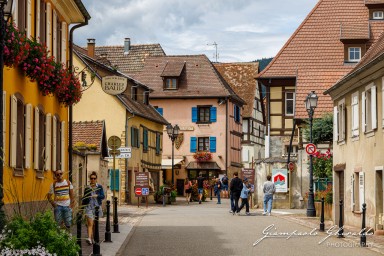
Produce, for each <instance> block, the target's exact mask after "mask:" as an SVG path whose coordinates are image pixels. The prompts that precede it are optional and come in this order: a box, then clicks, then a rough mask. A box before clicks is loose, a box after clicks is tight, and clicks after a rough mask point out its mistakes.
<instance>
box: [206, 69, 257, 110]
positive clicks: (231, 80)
mask: <svg viewBox="0 0 384 256" xmlns="http://www.w3.org/2000/svg"><path fill="white" fill-rule="evenodd" d="M213 65H214V67H215V68H216V69H217V71H219V73H220V74H221V76H222V77H223V78H224V79H225V81H227V83H228V84H229V85H230V86H231V87H232V89H233V90H234V91H235V92H236V94H237V95H239V97H240V98H242V99H243V100H244V101H245V102H247V105H245V106H243V108H244V110H243V117H252V111H253V108H254V101H255V100H254V99H255V95H256V87H257V81H256V80H255V77H256V75H257V73H258V71H259V63H258V62H247V63H214V64H213Z"/></svg>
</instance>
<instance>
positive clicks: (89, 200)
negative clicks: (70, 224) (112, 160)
mask: <svg viewBox="0 0 384 256" xmlns="http://www.w3.org/2000/svg"><path fill="white" fill-rule="evenodd" d="M89 180H90V184H89V185H88V186H87V187H86V188H85V190H84V197H83V200H82V201H83V202H82V204H83V207H85V209H84V210H85V216H86V219H87V231H88V238H87V239H86V242H87V243H88V244H89V245H91V244H92V242H93V223H94V219H95V215H96V210H95V208H96V206H99V207H100V208H99V218H101V217H102V216H103V210H102V209H101V205H102V201H103V199H104V198H105V195H104V190H103V186H101V185H100V184H98V183H97V182H96V181H97V173H96V172H92V173H91V175H89Z"/></svg>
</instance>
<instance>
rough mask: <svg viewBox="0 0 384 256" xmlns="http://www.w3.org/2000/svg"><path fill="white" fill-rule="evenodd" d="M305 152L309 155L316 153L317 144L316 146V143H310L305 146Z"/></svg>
mask: <svg viewBox="0 0 384 256" xmlns="http://www.w3.org/2000/svg"><path fill="white" fill-rule="evenodd" d="M305 152H307V154H308V155H314V154H315V153H316V146H315V144H312V143H309V144H308V145H307V146H306V147H305Z"/></svg>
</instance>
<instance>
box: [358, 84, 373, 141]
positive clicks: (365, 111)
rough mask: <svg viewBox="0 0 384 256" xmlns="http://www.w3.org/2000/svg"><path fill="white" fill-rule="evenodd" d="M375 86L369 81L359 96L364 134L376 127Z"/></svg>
mask: <svg viewBox="0 0 384 256" xmlns="http://www.w3.org/2000/svg"><path fill="white" fill-rule="evenodd" d="M376 97H377V87H376V85H375V84H374V83H370V84H369V85H367V86H366V87H365V90H364V92H363V93H362V96H361V99H362V101H361V104H362V106H361V107H362V111H361V112H362V129H363V132H364V133H365V134H367V133H370V132H373V131H374V130H376V129H377V99H376Z"/></svg>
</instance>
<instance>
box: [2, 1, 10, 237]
mask: <svg viewBox="0 0 384 256" xmlns="http://www.w3.org/2000/svg"><path fill="white" fill-rule="evenodd" d="M12 3H13V0H9V1H8V0H0V113H1V115H3V80H4V37H5V25H6V22H8V20H9V18H10V17H11V10H12ZM1 120H4V117H3V116H2V118H1ZM3 129H4V127H3V121H0V230H2V229H3V227H4V225H5V213H4V209H3V206H4V202H3V199H4V189H3V184H4V182H3V173H4V168H3V161H4V159H3V158H4V146H5V145H4V143H3V139H4V138H3Z"/></svg>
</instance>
